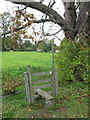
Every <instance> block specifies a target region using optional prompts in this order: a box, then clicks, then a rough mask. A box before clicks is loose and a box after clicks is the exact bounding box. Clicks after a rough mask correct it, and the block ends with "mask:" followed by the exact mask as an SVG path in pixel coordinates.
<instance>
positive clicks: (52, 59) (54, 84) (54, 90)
mask: <svg viewBox="0 0 90 120" xmlns="http://www.w3.org/2000/svg"><path fill="white" fill-rule="evenodd" d="M52 69H53V97H55V84H54V83H55V67H54V40H53V39H52Z"/></svg>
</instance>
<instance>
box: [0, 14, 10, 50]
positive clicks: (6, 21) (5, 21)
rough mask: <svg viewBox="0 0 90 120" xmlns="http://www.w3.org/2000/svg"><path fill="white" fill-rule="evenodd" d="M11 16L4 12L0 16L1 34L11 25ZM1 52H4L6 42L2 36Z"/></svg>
mask: <svg viewBox="0 0 90 120" xmlns="http://www.w3.org/2000/svg"><path fill="white" fill-rule="evenodd" d="M11 17H12V16H11V14H10V13H8V12H4V13H3V14H0V21H1V24H0V28H1V32H2V33H4V32H7V31H8V30H9V29H8V28H9V26H10V24H11ZM2 39H3V40H2V50H5V49H6V48H7V44H6V43H7V40H6V36H5V35H4V36H3V38H2Z"/></svg>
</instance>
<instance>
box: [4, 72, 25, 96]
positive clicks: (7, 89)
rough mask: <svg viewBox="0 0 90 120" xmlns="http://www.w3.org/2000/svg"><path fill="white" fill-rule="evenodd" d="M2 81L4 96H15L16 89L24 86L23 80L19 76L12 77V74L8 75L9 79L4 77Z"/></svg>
mask: <svg viewBox="0 0 90 120" xmlns="http://www.w3.org/2000/svg"><path fill="white" fill-rule="evenodd" d="M2 80H3V82H2V90H3V93H4V95H8V94H13V93H14V92H15V89H16V88H17V87H18V86H20V85H22V84H23V81H22V78H21V80H20V78H19V76H17V77H16V78H14V77H13V76H10V74H7V78H5V77H4V76H2Z"/></svg>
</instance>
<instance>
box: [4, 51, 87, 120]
mask: <svg viewBox="0 0 90 120" xmlns="http://www.w3.org/2000/svg"><path fill="white" fill-rule="evenodd" d="M2 61H3V62H2V76H3V78H2V82H3V83H5V84H6V81H7V79H8V80H14V81H15V80H16V82H17V81H20V80H21V81H24V80H23V72H25V71H27V65H28V64H30V65H31V71H32V73H34V72H38V71H39V72H41V71H49V70H52V54H51V53H41V52H13V51H10V52H2ZM10 76H14V78H13V79H11V77H10ZM17 76H19V78H18V79H17ZM21 78H22V79H21ZM24 87H25V86H24V82H23V84H21V85H19V86H18V87H17V88H15V89H17V90H23V89H24ZM25 97H26V94H25V92H22V93H20V94H12V95H3V104H2V111H3V112H2V116H3V118H84V119H86V118H88V86H87V84H85V83H80V82H77V83H69V84H66V85H64V86H63V85H60V87H58V96H57V97H56V98H55V104H54V107H52V108H49V109H46V108H45V106H44V105H45V103H44V102H45V100H44V99H41V100H34V103H33V104H31V105H30V106H27V101H26V99H25Z"/></svg>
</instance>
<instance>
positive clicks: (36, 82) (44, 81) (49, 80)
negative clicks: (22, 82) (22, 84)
mask: <svg viewBox="0 0 90 120" xmlns="http://www.w3.org/2000/svg"><path fill="white" fill-rule="evenodd" d="M48 82H52V79H47V80H39V81H34V82H32V84H39V83H48Z"/></svg>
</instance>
